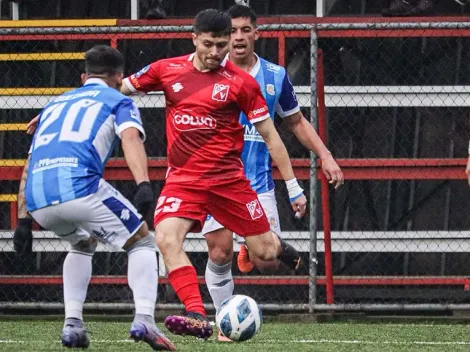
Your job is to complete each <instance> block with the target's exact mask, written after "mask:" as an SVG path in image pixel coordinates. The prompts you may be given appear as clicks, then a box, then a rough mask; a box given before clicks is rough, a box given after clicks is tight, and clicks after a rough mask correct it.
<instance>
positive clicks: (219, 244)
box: [202, 217, 234, 341]
mask: <svg viewBox="0 0 470 352" xmlns="http://www.w3.org/2000/svg"><path fill="white" fill-rule="evenodd" d="M202 233H203V234H204V236H205V238H206V242H207V248H208V252H209V260H208V261H207V265H206V273H205V279H206V285H207V289H208V290H209V294H210V296H211V298H212V302H213V303H214V306H215V308H216V309H217V308H218V307H219V306H220V304H221V303H222V302H223V301H224V300H225V299H227V298H229V297H230V296H232V295H233V289H234V283H233V277H232V258H233V233H232V231H230V230H228V229H226V228H224V227H223V226H222V225H221V224H219V223H218V222H217V220H215V219H214V218H213V217H210V218H209V219H207V220H206V222H205V224H204V227H203V229H202ZM217 339H218V340H219V341H231V340H230V339H229V338H227V337H225V336H224V335H223V334H222V333H220V331H219V334H218V337H217Z"/></svg>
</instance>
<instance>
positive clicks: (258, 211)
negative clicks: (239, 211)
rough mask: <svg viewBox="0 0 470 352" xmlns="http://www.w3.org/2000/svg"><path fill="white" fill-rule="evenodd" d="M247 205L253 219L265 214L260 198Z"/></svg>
mask: <svg viewBox="0 0 470 352" xmlns="http://www.w3.org/2000/svg"><path fill="white" fill-rule="evenodd" d="M246 207H247V208H248V211H249V212H250V215H251V218H252V219H253V220H256V219H259V218H260V217H262V216H263V214H264V212H263V208H261V205H260V204H259V202H258V199H255V200H253V201H251V202H248V203H246Z"/></svg>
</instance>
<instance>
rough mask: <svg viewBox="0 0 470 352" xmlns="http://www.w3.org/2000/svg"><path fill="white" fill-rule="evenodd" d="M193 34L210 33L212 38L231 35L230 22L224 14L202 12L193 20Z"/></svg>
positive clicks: (210, 10)
mask: <svg viewBox="0 0 470 352" xmlns="http://www.w3.org/2000/svg"><path fill="white" fill-rule="evenodd" d="M194 33H196V34H201V33H211V34H212V36H214V37H224V36H228V35H230V34H231V33H232V20H231V19H230V17H229V15H227V14H226V13H225V12H222V11H219V10H215V9H208V10H203V11H201V12H199V13H198V14H197V15H196V17H195V18H194Z"/></svg>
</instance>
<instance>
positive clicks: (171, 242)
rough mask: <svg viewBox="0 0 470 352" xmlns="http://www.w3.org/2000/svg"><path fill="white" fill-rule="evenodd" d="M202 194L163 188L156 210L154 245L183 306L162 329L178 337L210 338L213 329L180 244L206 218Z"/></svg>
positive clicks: (196, 229)
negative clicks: (183, 311) (180, 312)
mask: <svg viewBox="0 0 470 352" xmlns="http://www.w3.org/2000/svg"><path fill="white" fill-rule="evenodd" d="M204 197H205V193H204V191H202V190H201V189H200V188H194V189H192V188H191V187H183V186H182V185H177V186H175V185H171V184H168V183H167V184H166V185H165V187H164V188H163V190H162V192H161V195H160V197H159V199H158V202H157V208H156V210H155V218H154V222H155V232H156V241H157V245H158V247H159V249H160V252H161V254H162V256H163V261H164V262H165V266H166V267H167V270H168V278H169V280H170V283H171V285H172V287H173V289H174V290H175V292H176V294H177V296H178V298H179V299H180V301H181V302H182V303H183V304H184V306H185V309H186V312H185V314H184V315H172V316H169V317H167V318H166V319H165V326H166V327H167V328H168V330H170V331H171V332H172V333H174V334H177V335H192V336H196V337H200V338H204V339H206V338H209V337H210V336H211V335H212V327H211V326H210V323H209V321H208V319H207V314H206V311H205V309H204V305H203V303H202V298H201V293H200V291H199V283H198V279H197V275H196V270H195V269H194V267H193V266H192V264H191V262H190V261H189V258H188V256H187V255H186V253H185V252H184V249H183V241H184V239H185V237H186V234H187V233H188V232H190V231H191V230H192V231H194V232H199V231H200V230H201V228H202V223H203V222H204V220H205V218H206V213H205V211H204V209H203V208H204V206H203V204H204Z"/></svg>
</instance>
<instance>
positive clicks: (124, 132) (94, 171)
mask: <svg viewBox="0 0 470 352" xmlns="http://www.w3.org/2000/svg"><path fill="white" fill-rule="evenodd" d="M85 65H86V73H85V74H83V75H82V81H83V86H82V87H81V88H78V89H75V90H72V91H70V92H67V93H65V94H63V95H61V96H59V97H58V98H56V99H55V100H53V101H52V102H51V103H49V104H48V105H47V106H46V107H45V108H44V109H43V110H42V111H41V113H40V115H39V123H38V125H37V129H36V133H35V135H34V137H33V141H32V144H31V149H30V154H29V156H28V161H27V164H26V166H25V168H24V171H23V176H22V179H21V183H20V192H19V198H18V207H19V215H20V219H19V222H18V227H17V229H16V230H15V234H14V245H15V249H16V250H17V251H19V252H23V253H25V252H30V251H31V238H32V233H31V222H32V219H34V220H35V221H36V222H37V223H38V224H40V225H41V226H42V227H44V228H45V229H47V230H50V231H53V232H55V234H56V235H57V236H59V237H60V238H61V239H63V240H65V241H67V242H69V243H70V245H71V251H70V252H69V253H68V255H67V257H66V259H65V261H64V267H63V280H64V303H65V323H64V328H63V330H62V344H63V345H64V346H66V347H75V348H86V347H88V345H89V339H88V335H87V331H86V330H85V328H84V326H83V317H82V311H83V304H84V301H85V298H86V293H87V288H88V284H89V281H90V278H91V274H92V256H93V253H94V251H95V249H96V246H97V243H98V242H101V243H103V244H105V245H106V246H108V247H109V248H110V249H111V250H119V249H121V248H122V249H124V250H125V251H126V252H127V254H128V265H129V267H128V281H129V286H130V288H131V289H132V292H133V296H134V303H135V317H134V321H133V322H132V325H131V329H130V334H131V337H132V338H133V339H134V340H136V341H144V342H146V343H148V344H149V345H150V346H151V347H152V348H153V349H154V350H170V351H171V350H174V349H175V347H174V345H173V344H172V343H171V341H170V340H168V339H167V338H166V337H165V335H163V334H162V333H161V332H160V330H159V329H158V328H157V326H156V325H155V319H154V312H155V304H156V300H157V281H158V270H157V260H156V246H155V240H154V238H153V236H152V235H150V234H149V231H148V227H147V224H146V223H145V221H144V220H143V217H142V215H144V216H145V215H147V213H149V212H153V207H154V197H153V191H152V188H151V186H150V183H149V176H148V169H147V155H146V152H145V148H144V145H143V141H144V139H145V132H144V129H143V127H142V121H141V119H140V113H139V110H138V109H137V107H136V106H135V104H134V103H133V101H132V100H131V99H130V98H128V97H126V96H124V95H123V94H121V93H120V92H119V91H118V89H119V88H120V86H121V83H122V78H123V70H124V58H123V56H122V55H121V53H120V52H119V51H117V50H116V49H113V48H111V47H109V46H104V45H100V46H95V47H93V48H92V49H90V50H89V51H87V52H86V55H85ZM119 139H120V140H121V145H122V149H123V151H124V157H125V159H126V162H127V164H128V166H129V168H130V170H131V172H132V175H133V176H134V179H135V182H136V183H137V191H136V194H135V197H134V202H135V205H136V206H135V207H134V205H132V204H131V202H130V201H128V200H127V199H126V198H124V197H123V196H122V195H121V194H120V193H119V192H118V191H117V190H116V189H114V188H113V187H112V186H111V185H110V184H108V183H107V182H106V181H105V180H104V179H103V178H102V176H103V168H104V165H105V164H106V162H107V160H108V158H109V156H110V155H111V152H112V151H113V149H114V146H115V145H116V143H118V141H119ZM28 214H29V215H28ZM141 214H142V215H141ZM30 216H31V217H32V219H31V217H30Z"/></svg>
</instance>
